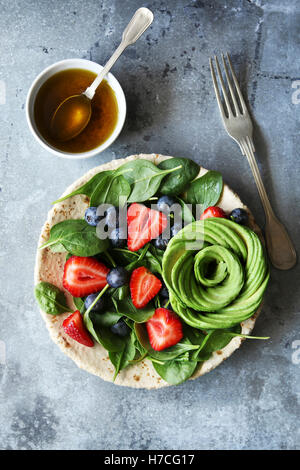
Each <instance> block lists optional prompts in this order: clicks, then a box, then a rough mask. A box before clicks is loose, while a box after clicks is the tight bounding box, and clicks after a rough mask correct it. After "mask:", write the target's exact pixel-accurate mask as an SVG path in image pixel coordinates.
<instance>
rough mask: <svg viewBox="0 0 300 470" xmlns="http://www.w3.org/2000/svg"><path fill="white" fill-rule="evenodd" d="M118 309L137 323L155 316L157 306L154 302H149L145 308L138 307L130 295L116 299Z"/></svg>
mask: <svg viewBox="0 0 300 470" xmlns="http://www.w3.org/2000/svg"><path fill="white" fill-rule="evenodd" d="M115 306H116V310H117V312H118V314H120V315H121V316H124V317H127V318H129V319H130V320H133V321H134V322H137V323H144V322H146V321H147V320H149V318H151V317H153V315H154V312H155V307H154V305H152V303H151V302H150V303H148V304H147V305H146V307H144V308H136V307H135V306H134V305H133V303H132V300H131V298H130V297H127V298H126V299H123V300H116V303H115Z"/></svg>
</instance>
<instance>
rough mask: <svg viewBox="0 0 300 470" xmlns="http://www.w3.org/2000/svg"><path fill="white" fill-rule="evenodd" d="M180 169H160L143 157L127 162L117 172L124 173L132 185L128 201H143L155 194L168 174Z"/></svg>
mask: <svg viewBox="0 0 300 470" xmlns="http://www.w3.org/2000/svg"><path fill="white" fill-rule="evenodd" d="M180 168H181V167H180ZM178 169H179V167H176V168H170V169H167V170H160V169H159V168H158V167H157V166H156V165H154V164H153V163H151V162H149V161H148V160H143V159H141V160H133V161H131V162H128V163H125V164H124V165H122V166H121V167H120V168H118V169H117V170H116V173H117V174H118V175H123V176H124V178H125V179H126V180H127V181H128V182H129V184H130V185H131V186H132V191H131V193H130V196H129V198H128V202H143V201H147V200H148V199H149V198H150V197H152V196H154V194H155V193H156V192H157V191H158V188H159V186H160V183H161V181H162V179H163V178H164V177H165V176H166V175H168V174H169V173H172V172H173V171H176V170H178Z"/></svg>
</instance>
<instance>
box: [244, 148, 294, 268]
mask: <svg viewBox="0 0 300 470" xmlns="http://www.w3.org/2000/svg"><path fill="white" fill-rule="evenodd" d="M241 147H242V149H243V151H244V152H243V153H245V155H246V157H247V160H248V162H249V165H250V168H251V170H252V173H253V176H254V180H255V183H256V186H257V189H258V192H259V195H260V198H261V202H262V205H263V207H264V210H265V215H266V227H265V234H266V240H267V248H268V253H269V257H270V260H271V263H272V264H273V265H274V266H275V268H277V269H282V270H286V269H291V268H292V267H293V266H295V264H296V262H297V254H296V250H295V248H294V246H293V243H292V241H291V239H290V237H289V235H288V233H287V231H286V229H285V227H284V225H283V224H282V223H281V222H280V221H279V220H278V219H277V217H276V216H275V214H274V212H273V209H272V207H271V204H270V201H269V198H268V196H267V192H266V189H265V186H264V184H263V182H262V179H261V176H260V172H259V169H258V166H257V163H256V160H255V156H254V153H253V150H252V147H253V148H254V146H253V143H252V141H251V140H250V139H248V141H245V142H243V144H242V145H241Z"/></svg>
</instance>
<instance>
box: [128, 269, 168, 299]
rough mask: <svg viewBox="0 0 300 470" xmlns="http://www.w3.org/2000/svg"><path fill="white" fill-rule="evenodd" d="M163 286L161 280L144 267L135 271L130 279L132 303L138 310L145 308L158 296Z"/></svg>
mask: <svg viewBox="0 0 300 470" xmlns="http://www.w3.org/2000/svg"><path fill="white" fill-rule="evenodd" d="M161 286H162V283H161V282H160V280H159V279H158V278H157V277H156V276H154V274H152V273H151V272H150V271H148V269H146V268H145V267H144V266H141V267H140V268H137V269H135V270H134V271H133V272H132V274H131V278H130V293H131V299H132V303H133V305H134V306H135V307H136V308H143V307H145V305H147V303H148V302H150V300H151V299H153V297H155V296H156V294H158V292H159V291H160V289H161Z"/></svg>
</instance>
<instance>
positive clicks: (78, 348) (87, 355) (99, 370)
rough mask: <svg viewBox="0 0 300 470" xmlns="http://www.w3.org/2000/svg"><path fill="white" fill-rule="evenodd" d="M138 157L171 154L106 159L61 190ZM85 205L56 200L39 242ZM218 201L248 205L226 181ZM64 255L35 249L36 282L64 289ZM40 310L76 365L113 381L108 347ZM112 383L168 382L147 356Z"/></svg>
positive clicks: (217, 356) (246, 327)
mask: <svg viewBox="0 0 300 470" xmlns="http://www.w3.org/2000/svg"><path fill="white" fill-rule="evenodd" d="M138 158H143V159H146V160H149V161H151V162H153V163H155V164H156V165H158V164H159V163H160V162H161V161H163V160H165V159H166V158H171V157H167V156H163V155H158V154H150V155H149V154H148V155H144V154H140V155H132V156H130V157H127V158H123V159H119V160H112V161H111V162H109V163H105V164H103V165H100V166H98V167H96V168H93V169H92V170H90V171H88V172H87V173H86V174H85V175H84V176H82V177H81V178H79V179H78V180H77V181H75V183H73V184H72V185H71V186H69V187H68V188H67V189H66V191H65V192H64V193H63V196H64V195H66V194H69V193H70V192H72V191H74V190H75V189H77V188H78V187H80V186H81V185H82V184H84V183H86V182H87V181H88V180H89V179H90V178H91V177H92V176H94V175H95V174H96V173H99V172H100V171H104V170H112V169H115V168H118V167H119V166H121V165H123V163H125V162H127V161H130V160H136V159H138ZM207 171H208V170H206V169H205V168H202V167H201V168H200V172H199V175H198V176H202V175H203V174H205V173H206V172H207ZM88 205H89V199H88V198H87V197H86V196H84V195H76V196H73V197H71V198H69V199H67V200H65V201H62V202H60V203H58V204H56V205H55V206H54V207H53V208H52V209H51V210H50V212H49V213H48V218H47V221H46V223H45V224H44V226H43V228H42V232H41V235H40V238H39V243H38V246H40V245H41V244H42V243H44V242H45V241H47V240H48V238H49V231H50V228H51V227H52V226H53V225H55V224H57V223H58V222H61V221H62V220H66V219H81V218H82V216H83V214H84V212H85V209H86V208H87V207H88ZM218 205H219V206H220V207H222V209H224V210H225V211H226V212H231V211H232V210H233V209H235V208H237V207H242V208H244V209H247V207H246V206H245V205H244V204H243V203H242V202H241V200H240V199H239V197H238V195H237V194H235V193H234V192H233V191H232V190H231V189H230V188H229V187H228V186H227V185H226V184H224V189H223V192H222V196H221V199H220V200H219V202H218ZM247 211H248V213H249V221H250V223H249V225H250V227H251V228H252V230H254V231H255V232H256V233H258V235H259V236H260V237H261V238H262V235H261V231H260V229H259V227H258V226H257V225H256V223H255V221H254V218H253V216H252V214H251V213H250V211H249V210H248V209H247ZM65 256H66V255H65V253H53V252H51V250H50V249H49V248H45V249H43V250H38V251H37V256H36V264H35V275H34V278H35V284H37V283H38V282H40V281H47V282H50V283H51V284H54V285H55V286H57V287H58V288H59V289H61V290H64V289H63V286H62V277H63V268H64V263H65ZM65 294H66V298H67V301H68V305H69V306H70V309H71V310H75V306H74V305H73V301H72V297H71V295H70V294H69V293H68V292H67V291H65ZM259 310H260V308H259V309H258V311H257V312H256V313H255V314H254V315H253V316H252V317H251V318H249V319H248V320H247V321H245V322H243V323H242V333H243V334H247V335H248V334H250V333H251V331H252V329H253V327H254V324H255V320H256V318H257V316H258V313H259ZM41 314H42V317H43V318H44V320H45V322H46V326H47V328H48V330H49V333H50V336H51V338H52V340H53V341H54V342H55V343H56V344H57V345H58V346H59V347H60V348H61V350H62V351H63V352H64V353H65V354H67V355H68V356H69V357H70V358H71V359H73V361H74V362H75V363H76V364H77V366H78V367H80V368H82V369H84V370H86V371H87V372H90V373H91V374H94V375H97V376H98V377H101V378H102V379H104V380H107V381H110V382H112V380H113V375H114V367H113V365H112V364H111V362H110V360H109V358H108V353H107V351H106V350H105V349H104V348H103V347H102V346H101V345H100V344H98V343H96V342H95V346H94V347H93V348H87V347H86V346H83V345H81V344H79V343H77V342H76V341H74V340H73V339H71V338H70V337H69V336H68V335H66V334H65V332H64V330H63V328H62V323H63V321H64V319H65V318H66V317H67V316H68V315H69V313H65V314H62V315H58V316H52V315H48V314H46V313H45V312H43V311H41ZM242 341H243V339H242V338H239V337H236V338H233V339H232V340H231V341H230V343H229V344H228V345H227V346H226V347H225V348H223V349H222V350H220V351H216V352H214V353H213V354H212V356H211V357H210V359H208V360H207V361H205V362H204V363H202V365H201V366H199V367H198V369H197V370H196V372H195V373H194V375H193V376H192V377H191V379H195V378H197V377H199V376H200V375H203V374H206V373H207V372H210V371H211V370H213V369H214V368H215V367H217V366H218V365H220V364H221V363H222V362H223V361H224V360H225V359H227V358H228V357H229V356H230V355H231V354H232V353H233V352H234V351H235V350H236V349H238V348H239V347H240V345H241V344H242ZM114 383H115V384H118V385H124V386H127V387H134V388H147V389H156V388H160V387H165V386H168V385H169V384H168V383H167V382H165V381H164V380H163V379H162V378H160V377H159V375H158V374H157V373H156V371H155V370H154V368H153V366H152V363H151V361H149V360H147V359H146V360H143V361H141V362H140V363H137V364H135V365H132V366H129V367H127V368H126V369H124V370H122V371H121V372H120V373H119V374H118V376H117V377H116V379H115V382H114Z"/></svg>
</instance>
